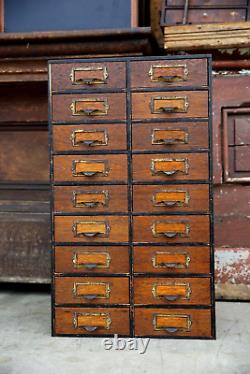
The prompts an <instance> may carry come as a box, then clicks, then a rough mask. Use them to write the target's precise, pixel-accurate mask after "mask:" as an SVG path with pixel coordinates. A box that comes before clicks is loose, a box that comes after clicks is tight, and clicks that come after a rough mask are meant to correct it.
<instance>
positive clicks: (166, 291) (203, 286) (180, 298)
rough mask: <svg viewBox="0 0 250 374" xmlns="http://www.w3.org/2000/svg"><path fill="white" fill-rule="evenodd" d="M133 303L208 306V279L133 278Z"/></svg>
mask: <svg viewBox="0 0 250 374" xmlns="http://www.w3.org/2000/svg"><path fill="white" fill-rule="evenodd" d="M134 302H135V305H136V304H137V305H139V304H158V305H162V304H164V305H171V304H175V305H197V304H199V305H210V304H211V295H210V278H157V279H155V278H141V277H140V278H135V279H134Z"/></svg>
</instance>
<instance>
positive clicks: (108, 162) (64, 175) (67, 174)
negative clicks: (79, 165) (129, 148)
mask: <svg viewBox="0 0 250 374" xmlns="http://www.w3.org/2000/svg"><path fill="white" fill-rule="evenodd" d="M74 161H87V163H86V166H85V169H86V171H87V172H88V171H92V168H94V167H95V166H96V167H98V168H100V169H98V170H100V173H98V170H94V171H97V173H96V174H95V175H78V176H75V175H73V171H72V168H73V162H74ZM88 162H89V163H88ZM90 169H91V170H90ZM105 171H106V172H105ZM127 174H128V171H127V156H126V155H75V156H71V155H67V156H54V180H55V182H63V181H68V182H87V183H88V184H91V183H92V182H101V183H105V182H110V181H114V182H115V181H119V182H123V183H126V181H127Z"/></svg>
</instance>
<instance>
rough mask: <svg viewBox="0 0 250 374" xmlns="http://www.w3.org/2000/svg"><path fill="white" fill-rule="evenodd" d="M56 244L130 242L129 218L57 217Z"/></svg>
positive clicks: (55, 224)
mask: <svg viewBox="0 0 250 374" xmlns="http://www.w3.org/2000/svg"><path fill="white" fill-rule="evenodd" d="M54 222H55V223H54V226H55V242H58V243H63V242H72V243H78V242H79V243H81V242H83V243H84V242H93V243H95V242H98V243H99V242H119V243H120V242H125V243H126V242H128V217H125V216H70V217H64V216H56V217H55V218H54Z"/></svg>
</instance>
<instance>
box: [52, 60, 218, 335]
mask: <svg viewBox="0 0 250 374" xmlns="http://www.w3.org/2000/svg"><path fill="white" fill-rule="evenodd" d="M49 74H50V76H49V82H50V89H49V90H50V143H51V185H52V214H51V217H52V254H53V256H52V258H53V260H52V261H53V289H52V325H53V335H57V336H60V335H61V336H62V335H68V336H70V335H72V336H73V335H77V336H106V335H107V336H112V335H114V334H118V335H121V336H140V337H144V336H148V337H166V338H172V337H185V338H214V337H215V318H214V291H213V215H212V173H211V120H210V115H211V111H210V106H211V103H210V97H211V96H210V80H211V78H210V57H209V56H206V55H204V56H201V55H199V56H198V55H197V56H192V57H187V56H185V57H184V56H178V57H175V56H171V57H147V58H136V57H135V58H132V57H125V58H114V59H111V58H107V59H103V58H102V59H84V60H62V61H51V62H50V64H49Z"/></svg>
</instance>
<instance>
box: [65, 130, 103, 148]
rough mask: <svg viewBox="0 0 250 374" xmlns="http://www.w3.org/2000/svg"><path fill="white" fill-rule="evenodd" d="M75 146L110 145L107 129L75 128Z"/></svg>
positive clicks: (73, 141)
mask: <svg viewBox="0 0 250 374" xmlns="http://www.w3.org/2000/svg"><path fill="white" fill-rule="evenodd" d="M71 141H72V145H73V147H79V146H82V145H83V146H87V147H96V146H104V145H108V134H107V130H75V131H73V132H72V135H71Z"/></svg>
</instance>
